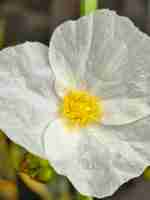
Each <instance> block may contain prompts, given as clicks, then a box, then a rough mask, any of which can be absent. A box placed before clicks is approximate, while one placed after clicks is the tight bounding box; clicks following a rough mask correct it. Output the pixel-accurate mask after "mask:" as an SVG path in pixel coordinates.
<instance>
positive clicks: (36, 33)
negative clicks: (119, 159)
mask: <svg viewBox="0 0 150 200" xmlns="http://www.w3.org/2000/svg"><path fill="white" fill-rule="evenodd" d="M98 4H99V8H110V9H113V10H116V11H117V12H118V13H119V14H121V15H125V16H128V17H130V18H131V19H132V20H133V21H134V23H135V24H136V25H137V26H138V27H139V28H140V29H141V30H143V31H144V32H146V33H148V34H149V33H150V0H99V1H98ZM79 16H80V0H0V48H4V47H6V46H10V45H14V44H18V43H22V42H25V41H27V40H28V41H40V42H43V43H45V44H47V45H48V43H49V40H50V37H51V34H52V33H53V31H54V29H55V28H56V27H57V26H58V25H59V24H60V23H62V22H64V21H65V20H68V19H77V18H79ZM22 158H23V159H22ZM41 162H42V163H44V164H41ZM20 172H21V174H20ZM149 176H150V175H149ZM47 180H49V181H48V182H47ZM44 182H47V184H46V186H45V184H43V183H44ZM17 199H21V200H28V199H29V200H38V199H45V200H86V199H87V200H88V199H89V200H90V198H86V197H82V196H80V195H79V194H78V193H77V192H76V190H75V189H74V188H73V187H72V185H71V184H70V183H69V181H68V180H67V179H66V178H65V177H62V176H58V175H56V174H55V172H54V171H53V169H52V168H51V167H50V166H47V164H46V163H45V161H39V159H38V158H36V157H34V156H32V155H29V154H27V152H25V151H24V150H23V149H21V148H20V147H18V146H16V145H15V144H13V143H11V142H10V141H9V140H8V138H6V137H5V136H4V135H3V134H0V200H17ZM141 199H142V200H149V199H150V182H149V181H147V182H146V181H145V180H144V179H143V177H142V176H141V177H140V178H138V179H134V180H132V181H130V182H129V183H127V184H125V185H124V186H122V187H121V188H120V189H119V191H117V192H116V193H115V195H113V196H112V197H110V198H105V199H103V200H141Z"/></svg>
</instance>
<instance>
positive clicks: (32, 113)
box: [0, 42, 56, 157]
mask: <svg viewBox="0 0 150 200" xmlns="http://www.w3.org/2000/svg"><path fill="white" fill-rule="evenodd" d="M53 78H54V76H53V74H52V72H51V68H50V65H49V62H48V48H47V47H46V46H45V45H43V44H40V43H35V42H34V43H29V42H27V43H24V44H21V45H17V46H14V47H9V48H6V49H4V50H2V51H1V52H0V128H1V129H2V130H3V131H4V132H5V133H6V135H7V136H8V137H9V138H10V139H12V140H13V141H14V142H16V143H18V144H20V145H22V146H23V147H25V148H26V149H28V150H29V151H31V152H32V153H35V154H38V155H39V156H42V157H45V154H44V148H43V144H42V135H43V131H44V129H45V128H46V126H47V124H48V123H49V121H50V120H51V119H52V112H53V111H54V110H55V108H56V101H55V97H54V94H53V93H52V81H53Z"/></svg>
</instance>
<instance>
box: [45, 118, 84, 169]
mask: <svg viewBox="0 0 150 200" xmlns="http://www.w3.org/2000/svg"><path fill="white" fill-rule="evenodd" d="M81 137H82V134H78V132H77V131H73V132H70V131H69V130H68V129H66V128H65V127H64V124H63V122H62V121H61V120H60V119H56V120H55V121H53V122H52V123H50V124H49V126H48V127H47V129H46V131H45V134H44V144H45V151H46V154H47V157H48V159H49V160H50V162H51V163H52V165H53V166H54V167H55V169H56V170H57V171H58V172H59V173H63V170H62V168H66V167H68V166H69V165H70V164H71V163H70V161H71V160H72V159H73V157H74V155H75V154H76V151H77V146H78V143H79V141H80V138H81ZM65 166H66V167H65Z"/></svg>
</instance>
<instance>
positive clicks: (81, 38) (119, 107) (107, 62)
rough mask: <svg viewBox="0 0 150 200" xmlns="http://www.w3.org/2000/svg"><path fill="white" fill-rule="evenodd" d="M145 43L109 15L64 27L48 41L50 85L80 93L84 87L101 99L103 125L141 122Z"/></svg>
mask: <svg viewBox="0 0 150 200" xmlns="http://www.w3.org/2000/svg"><path fill="white" fill-rule="evenodd" d="M68 35H69V37H68ZM149 43H150V38H149V37H148V36H147V35H146V34H144V33H142V32H141V31H139V30H138V29H137V28H136V27H135V26H134V24H133V23H132V22H131V21H130V20H129V19H128V18H126V17H121V16H118V15H117V14H116V13H115V12H113V11H109V10H100V11H96V12H94V13H93V14H91V15H89V16H85V17H82V18H80V19H79V20H77V21H76V22H75V21H69V22H66V23H64V24H62V25H61V26H59V27H58V28H57V29H56V31H55V32H54V34H53V37H52V40H51V42H50V51H49V58H50V63H51V64H52V68H53V71H54V73H55V75H56V82H59V81H60V83H59V84H57V87H56V89H57V90H59V89H60V85H61V86H62V87H77V88H80V87H81V85H82V84H83V82H84V84H86V87H87V88H88V89H89V90H90V91H91V92H92V93H94V95H97V96H100V97H101V98H102V99H103V100H104V104H105V106H106V108H105V109H106V113H108V114H109V116H108V115H106V117H105V118H104V119H103V122H104V124H109V125H118V124H119V125H120V124H127V123H132V122H134V121H136V120H139V119H141V118H143V117H146V116H147V115H149V114H150V112H149V111H150V108H149V107H150V106H149V96H150V92H149V91H150V90H149V86H150V67H149V63H150V56H149V54H150V45H148V44H149ZM123 99H124V100H123ZM125 101H126V102H125ZM108 108H110V110H108Z"/></svg>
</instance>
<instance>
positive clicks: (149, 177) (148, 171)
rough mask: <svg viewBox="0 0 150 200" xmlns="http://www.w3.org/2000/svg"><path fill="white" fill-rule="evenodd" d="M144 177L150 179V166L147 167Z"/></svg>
mask: <svg viewBox="0 0 150 200" xmlns="http://www.w3.org/2000/svg"><path fill="white" fill-rule="evenodd" d="M143 176H144V179H145V180H146V181H150V167H147V168H146V169H145V171H144V173H143Z"/></svg>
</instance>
